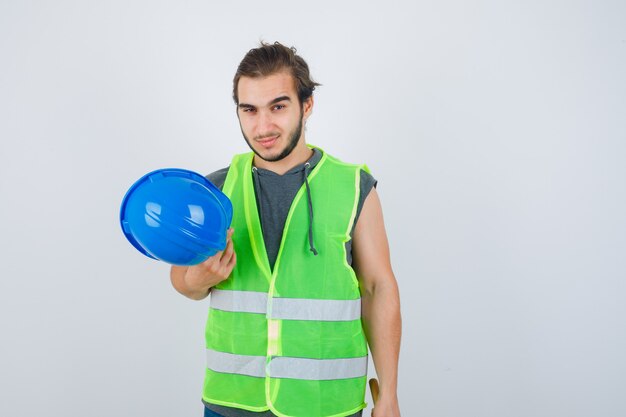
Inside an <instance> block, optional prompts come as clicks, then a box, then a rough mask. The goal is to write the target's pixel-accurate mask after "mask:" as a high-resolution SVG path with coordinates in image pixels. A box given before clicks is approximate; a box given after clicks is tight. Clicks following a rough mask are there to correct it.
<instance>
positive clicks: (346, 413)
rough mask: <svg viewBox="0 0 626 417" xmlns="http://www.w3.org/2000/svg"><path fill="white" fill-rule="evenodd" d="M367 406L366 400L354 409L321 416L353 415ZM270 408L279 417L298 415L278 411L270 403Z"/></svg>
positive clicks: (342, 416)
mask: <svg viewBox="0 0 626 417" xmlns="http://www.w3.org/2000/svg"><path fill="white" fill-rule="evenodd" d="M365 408H367V403H366V402H364V403H363V404H361V405H359V406H358V407H355V408H353V409H352V410H348V411H342V412H341V413H338V414H328V415H325V416H321V417H346V416H351V415H352V414H355V413H357V412H359V411H361V410H363V409H365ZM269 409H270V411H271V412H272V413H274V414H276V415H277V416H278V417H297V416H293V415H290V414H283V413H281V412H280V411H278V410H277V409H276V408H275V407H274V406H273V405H272V404H270V405H269Z"/></svg>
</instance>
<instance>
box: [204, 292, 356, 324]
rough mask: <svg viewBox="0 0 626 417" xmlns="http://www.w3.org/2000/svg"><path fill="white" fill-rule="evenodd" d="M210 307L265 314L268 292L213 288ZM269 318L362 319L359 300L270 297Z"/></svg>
mask: <svg viewBox="0 0 626 417" xmlns="http://www.w3.org/2000/svg"><path fill="white" fill-rule="evenodd" d="M211 308H214V309H216V310H223V311H231V312H242V313H257V314H267V294H266V293H264V292H255V291H230V290H219V289H217V288H213V289H212V290H211ZM268 318H270V319H279V320H318V321H351V320H358V319H360V318H361V299H360V298H358V299H356V300H316V299H309V298H273V299H272V306H271V311H270V313H269V314H268Z"/></svg>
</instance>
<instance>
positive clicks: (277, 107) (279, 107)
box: [274, 104, 285, 110]
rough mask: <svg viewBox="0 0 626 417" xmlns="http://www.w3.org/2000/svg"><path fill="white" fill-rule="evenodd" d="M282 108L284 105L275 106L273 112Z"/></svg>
mask: <svg viewBox="0 0 626 417" xmlns="http://www.w3.org/2000/svg"><path fill="white" fill-rule="evenodd" d="M284 108H285V105H284V104H277V105H275V106H274V110H282V109H284Z"/></svg>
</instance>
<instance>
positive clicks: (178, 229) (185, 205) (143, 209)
mask: <svg viewBox="0 0 626 417" xmlns="http://www.w3.org/2000/svg"><path fill="white" fill-rule="evenodd" d="M232 218H233V206H232V204H231V202H230V200H229V199H228V197H226V195H224V193H222V192H221V191H220V190H219V189H218V188H217V187H216V186H215V185H213V184H212V183H211V182H210V181H209V180H208V179H206V178H205V177H204V176H202V175H200V174H198V173H196V172H193V171H188V170H186V169H178V168H165V169H158V170H156V171H152V172H150V173H148V174H146V175H144V176H143V177H141V178H140V179H139V180H137V181H136V182H135V183H134V184H133V185H132V186H131V187H130V188H129V189H128V191H127V192H126V195H125V196H124V199H123V200H122V206H121V208H120V223H121V225H122V231H123V232H124V235H125V236H126V238H127V239H128V240H129V242H130V243H131V244H132V245H133V246H134V247H135V248H136V249H137V250H138V251H139V252H141V253H143V254H144V255H146V256H148V257H150V258H153V259H157V260H160V261H163V262H167V263H169V264H173V265H196V264H199V263H200V262H203V261H205V260H206V259H207V258H209V257H210V256H213V255H215V253H217V252H218V251H221V250H224V249H225V248H226V234H227V232H228V228H229V227H230V223H231V221H232Z"/></svg>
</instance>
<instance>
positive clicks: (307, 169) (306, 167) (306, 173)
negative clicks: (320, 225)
mask: <svg viewBox="0 0 626 417" xmlns="http://www.w3.org/2000/svg"><path fill="white" fill-rule="evenodd" d="M310 169H311V164H309V163H308V162H307V163H305V164H304V183H305V184H306V195H307V198H308V203H309V248H310V250H311V252H313V255H316V256H317V250H316V249H315V246H314V245H313V203H312V201H311V187H309V172H310Z"/></svg>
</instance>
